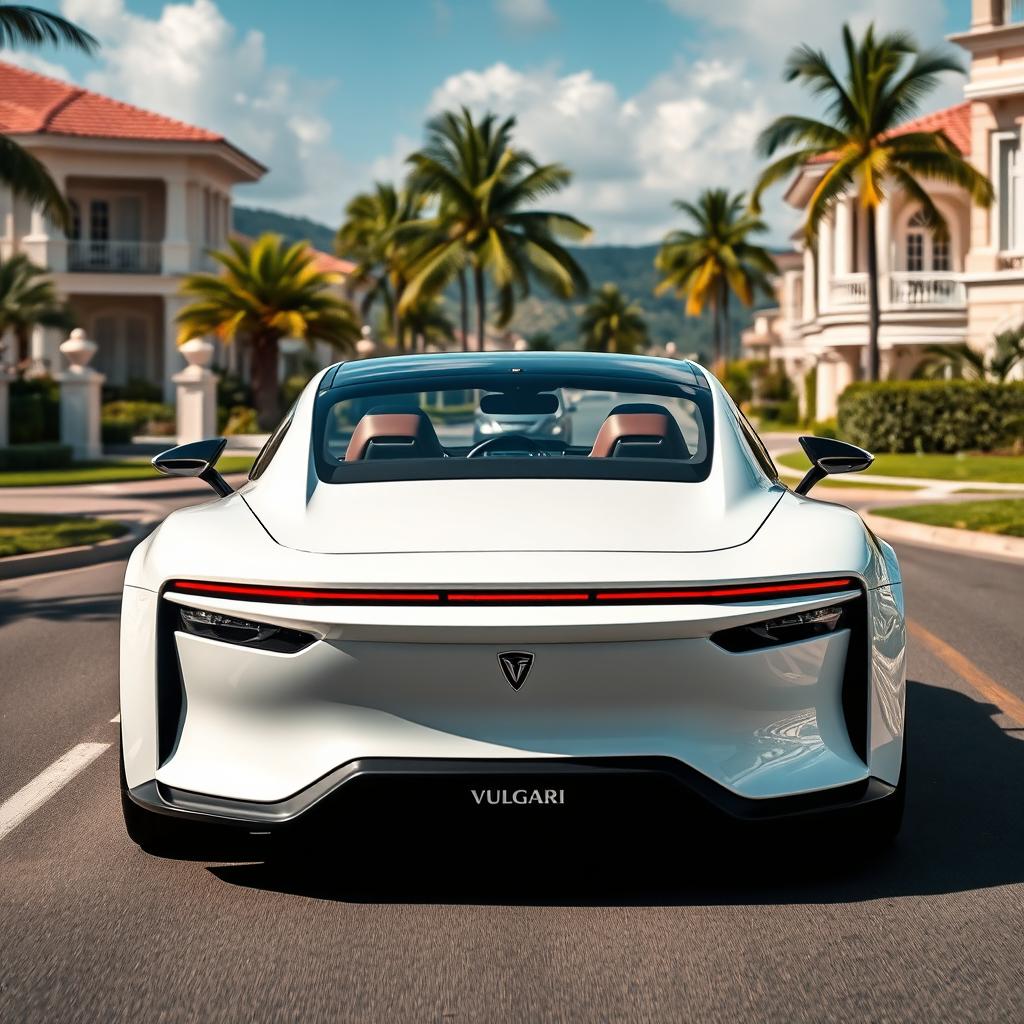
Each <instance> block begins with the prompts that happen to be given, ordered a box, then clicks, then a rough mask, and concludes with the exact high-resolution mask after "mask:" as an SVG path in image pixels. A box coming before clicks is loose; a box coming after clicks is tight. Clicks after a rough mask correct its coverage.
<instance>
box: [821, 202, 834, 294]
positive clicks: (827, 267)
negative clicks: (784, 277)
mask: <svg viewBox="0 0 1024 1024" xmlns="http://www.w3.org/2000/svg"><path fill="white" fill-rule="evenodd" d="M833 245H834V233H833V230H832V221H831V220H830V219H829V218H828V217H825V218H823V219H822V222H821V226H820V227H819V228H818V309H828V308H829V305H830V303H829V293H830V292H831V289H832V276H833V274H834V273H835V270H834V267H835V264H834V262H833V261H834V257H835V253H834V252H833Z"/></svg>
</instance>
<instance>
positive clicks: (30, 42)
mask: <svg viewBox="0 0 1024 1024" xmlns="http://www.w3.org/2000/svg"><path fill="white" fill-rule="evenodd" d="M99 45H100V44H99V40H98V39H97V38H96V37H95V36H93V35H90V33H88V32H86V31H85V29H82V28H79V27H78V26H77V25H76V24H75V23H74V22H72V21H68V19H67V18H62V17H61V16H60V15H59V14H54V13H53V12H52V11H44V10H41V9H40V8H38V7H30V6H26V5H25V4H0V49H5V50H10V49H14V48H15V47H17V46H70V47H72V48H73V49H75V50H81V51H83V52H84V53H88V54H93V53H95V52H96V50H98V49H99Z"/></svg>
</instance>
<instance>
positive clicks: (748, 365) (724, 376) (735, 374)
mask: <svg viewBox="0 0 1024 1024" xmlns="http://www.w3.org/2000/svg"><path fill="white" fill-rule="evenodd" d="M767 366H768V364H767V363H766V362H765V361H764V360H763V359H734V360H733V361H732V362H731V363H729V364H728V365H727V366H726V367H724V369H723V368H720V374H719V380H721V382H722V386H723V387H724V388H725V390H726V391H728V392H729V397H730V398H731V399H732V400H733V401H734V402H735V403H736V404H737V405H743V404H744V403H745V402H749V401H750V399H751V398H752V397H753V394H754V378H755V377H757V376H758V375H760V374H762V373H764V371H765V370H766V368H767Z"/></svg>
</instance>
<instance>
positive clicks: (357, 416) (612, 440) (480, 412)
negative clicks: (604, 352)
mask: <svg viewBox="0 0 1024 1024" xmlns="http://www.w3.org/2000/svg"><path fill="white" fill-rule="evenodd" d="M415 386H416V384H415V378H412V377H411V375H410V376H408V377H405V378H404V379H402V380H398V381H395V380H392V381H386V380H381V381H376V382H374V383H372V384H365V383H364V384H351V385H341V386H336V387H333V388H331V389H329V390H327V391H323V392H321V394H320V395H319V396H318V398H317V408H316V413H315V416H314V450H315V454H316V465H317V472H318V474H319V476H320V479H321V480H324V481H326V482H328V483H347V482H353V483H354V482H359V481H370V480H374V481H380V480H415V479H444V478H466V477H591V478H593V477H598V478H600V477H608V478H612V479H616V478H617V479H641V480H643V479H651V480H680V481H699V480H704V479H706V477H707V475H708V472H709V471H710V466H711V456H712V429H711V423H712V417H711V393H710V391H708V390H707V389H706V388H700V387H693V386H689V385H685V384H679V383H675V382H670V381H664V382H663V381H650V380H645V381H644V382H643V384H642V386H638V384H637V381H635V380H631V379H626V380H623V379H616V378H609V379H600V378H594V377H593V376H586V377H583V376H579V375H574V374H571V373H567V374H562V375H559V376H555V377H551V378H538V377H521V378H512V377H510V375H509V374H502V375H498V374H480V375H475V376H474V375H467V374H464V373H463V374H459V375H458V376H454V375H453V376H452V377H451V378H450V379H441V380H438V379H436V377H435V378H432V379H431V381H430V386H431V388H432V389H431V390H429V391H423V390H412V389H413V387H415ZM420 387H422V384H420Z"/></svg>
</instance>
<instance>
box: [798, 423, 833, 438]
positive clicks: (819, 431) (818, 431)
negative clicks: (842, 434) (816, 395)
mask: <svg viewBox="0 0 1024 1024" xmlns="http://www.w3.org/2000/svg"><path fill="white" fill-rule="evenodd" d="M806 427H807V432H808V433H809V434H811V435H812V436H813V437H832V438H836V439H838V438H839V427H838V425H837V424H836V421H835V420H814V421H812V422H811V423H808V424H806Z"/></svg>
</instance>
